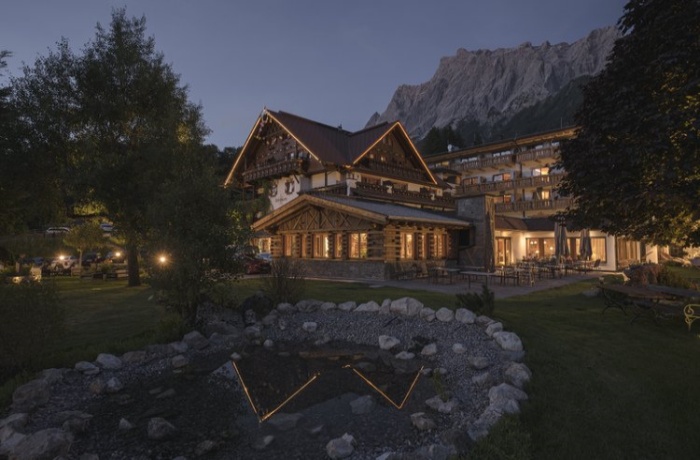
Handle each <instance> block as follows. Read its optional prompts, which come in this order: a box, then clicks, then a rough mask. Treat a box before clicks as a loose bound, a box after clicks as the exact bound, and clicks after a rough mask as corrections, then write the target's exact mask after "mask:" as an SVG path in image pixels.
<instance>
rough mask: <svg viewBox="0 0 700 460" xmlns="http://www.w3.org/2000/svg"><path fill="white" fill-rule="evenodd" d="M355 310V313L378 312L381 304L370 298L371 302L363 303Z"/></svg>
mask: <svg viewBox="0 0 700 460" xmlns="http://www.w3.org/2000/svg"><path fill="white" fill-rule="evenodd" d="M353 311H354V312H355V313H359V312H367V313H376V312H378V311H379V304H378V303H377V302H375V301H374V300H370V301H369V302H365V303H361V304H360V305H358V306H357V308H356V309H355V310H353Z"/></svg>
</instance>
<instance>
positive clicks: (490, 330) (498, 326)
mask: <svg viewBox="0 0 700 460" xmlns="http://www.w3.org/2000/svg"><path fill="white" fill-rule="evenodd" d="M502 330H503V324H502V323H491V324H489V325H488V326H486V335H488V336H489V337H493V334H495V333H496V332H501V331H502Z"/></svg>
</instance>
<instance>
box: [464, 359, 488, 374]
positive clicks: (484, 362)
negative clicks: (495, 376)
mask: <svg viewBox="0 0 700 460" xmlns="http://www.w3.org/2000/svg"><path fill="white" fill-rule="evenodd" d="M467 361H468V362H469V365H470V366H471V367H472V369H476V370H478V371H480V370H481V369H486V368H487V367H489V365H490V363H489V360H488V358H485V357H483V356H470V357H469V358H467Z"/></svg>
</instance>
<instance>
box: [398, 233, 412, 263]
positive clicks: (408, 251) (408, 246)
mask: <svg viewBox="0 0 700 460" xmlns="http://www.w3.org/2000/svg"><path fill="white" fill-rule="evenodd" d="M414 254H415V246H414V244H413V233H401V253H400V256H399V257H400V258H401V259H413V257H414Z"/></svg>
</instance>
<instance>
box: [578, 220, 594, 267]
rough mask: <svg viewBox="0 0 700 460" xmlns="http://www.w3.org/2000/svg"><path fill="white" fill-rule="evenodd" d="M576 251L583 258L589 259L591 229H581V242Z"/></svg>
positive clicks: (591, 251)
mask: <svg viewBox="0 0 700 460" xmlns="http://www.w3.org/2000/svg"><path fill="white" fill-rule="evenodd" d="M578 252H579V255H580V256H581V258H582V259H583V260H591V256H592V255H593V246H592V245H591V231H590V230H589V229H587V228H584V229H583V230H581V244H580V245H579V251H578Z"/></svg>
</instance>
